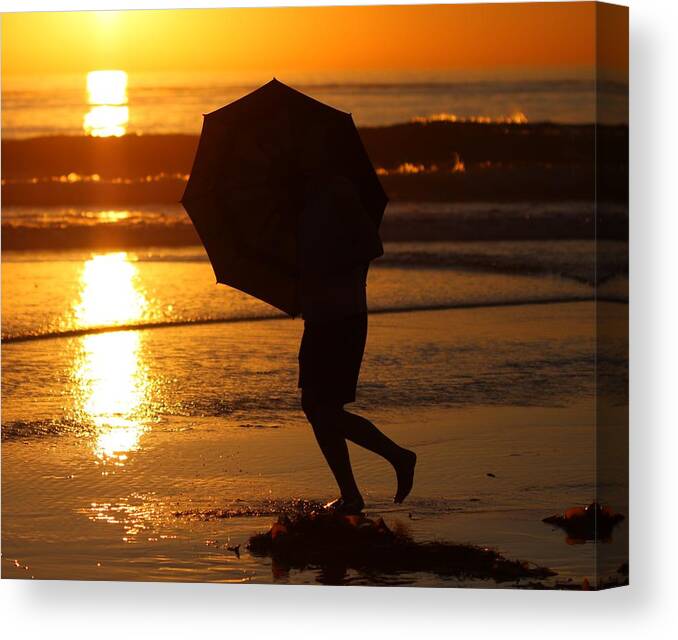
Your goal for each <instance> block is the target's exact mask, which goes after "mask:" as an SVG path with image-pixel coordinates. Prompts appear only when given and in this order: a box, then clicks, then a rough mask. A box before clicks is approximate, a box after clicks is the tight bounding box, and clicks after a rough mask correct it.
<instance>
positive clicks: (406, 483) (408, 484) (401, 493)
mask: <svg viewBox="0 0 678 640" xmlns="http://www.w3.org/2000/svg"><path fill="white" fill-rule="evenodd" d="M416 464H417V454H416V453H414V451H410V450H409V449H403V454H402V457H401V458H400V459H399V460H398V461H397V462H396V463H395V464H394V465H393V466H394V468H395V472H396V478H397V480H398V489H397V490H396V494H395V496H394V497H393V502H395V503H396V504H400V503H401V502H402V501H403V500H404V499H405V498H407V496H408V495H409V493H410V491H412V485H413V484H414V467H415V466H416Z"/></svg>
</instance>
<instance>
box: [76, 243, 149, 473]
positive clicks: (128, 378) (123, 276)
mask: <svg viewBox="0 0 678 640" xmlns="http://www.w3.org/2000/svg"><path fill="white" fill-rule="evenodd" d="M137 277H138V273H137V268H136V265H135V264H134V263H133V262H131V261H130V259H129V257H128V255H127V254H126V253H124V252H120V253H110V254H105V255H97V256H94V257H93V258H91V259H90V260H88V261H87V262H86V263H85V265H84V267H83V271H82V274H81V278H80V289H81V290H80V302H79V304H78V305H77V307H76V309H75V314H76V318H77V320H78V322H79V324H81V325H85V326H87V325H111V324H120V323H126V322H132V321H134V320H139V319H140V318H141V317H142V316H143V313H144V310H145V308H146V306H147V300H146V297H145V295H144V293H143V291H141V290H140V289H139V288H138V283H137ZM141 346H142V345H141V334H140V333H139V332H138V331H123V332H115V333H102V334H95V335H88V336H84V337H83V338H82V341H81V349H80V352H79V354H78V357H77V358H76V362H75V367H74V372H73V378H74V382H75V395H76V405H77V410H78V412H79V413H80V414H81V417H82V418H85V419H86V420H87V421H89V422H91V423H92V424H93V425H94V427H95V429H96V436H95V439H94V442H93V449H94V453H95V455H96V457H97V458H98V459H99V460H102V461H111V462H114V463H115V464H118V465H121V464H124V461H125V460H126V459H127V453H128V452H130V451H133V450H134V449H136V448H137V447H138V446H139V439H140V438H141V436H142V434H143V433H144V431H145V430H146V428H147V421H148V418H149V402H150V400H149V391H150V386H151V385H150V378H149V375H148V371H147V367H146V365H145V363H144V358H143V353H142V349H141Z"/></svg>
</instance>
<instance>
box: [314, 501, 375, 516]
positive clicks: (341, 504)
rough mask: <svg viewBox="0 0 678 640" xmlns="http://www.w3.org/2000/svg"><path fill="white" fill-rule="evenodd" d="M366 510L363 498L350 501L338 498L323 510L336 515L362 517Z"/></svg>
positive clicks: (324, 506)
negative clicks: (361, 514) (363, 511)
mask: <svg viewBox="0 0 678 640" xmlns="http://www.w3.org/2000/svg"><path fill="white" fill-rule="evenodd" d="M364 508H365V502H364V501H363V499H362V496H357V497H355V498H352V499H350V500H346V499H344V498H337V499H336V500H332V502H328V503H327V504H325V505H323V509H325V510H326V511H330V512H332V513H334V514H336V515H344V516H347V515H360V513H362V510H363V509H364Z"/></svg>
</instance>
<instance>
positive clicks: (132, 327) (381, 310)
mask: <svg viewBox="0 0 678 640" xmlns="http://www.w3.org/2000/svg"><path fill="white" fill-rule="evenodd" d="M593 301H597V302H609V303H617V304H626V303H627V300H625V299H623V298H622V297H618V296H600V295H599V296H594V294H593V291H592V293H591V295H590V296H586V295H584V296H581V295H580V296H577V295H572V296H552V297H530V296H525V297H517V298H511V299H501V300H489V301H481V302H449V303H445V302H443V303H439V304H421V305H416V304H414V305H412V304H409V305H402V306H389V307H378V306H376V307H374V308H371V309H370V314H371V315H382V314H392V313H413V312H425V311H445V310H451V309H482V308H491V307H511V306H524V305H548V304H566V303H578V302H593ZM272 320H289V317H288V316H285V315H283V314H282V313H278V312H276V313H270V314H261V313H258V314H243V315H241V316H224V317H213V318H190V319H176V320H162V321H151V322H132V323H126V324H118V325H106V326H92V327H82V328H73V329H65V330H55V331H51V330H47V331H35V332H27V333H15V334H7V335H4V336H3V337H2V344H17V343H22V342H34V341H38V340H53V339H57V338H77V337H82V336H87V335H94V334H102V333H116V332H122V331H142V330H151V329H167V328H177V327H191V326H194V327H197V326H202V325H212V324H234V323H240V322H266V321H272Z"/></svg>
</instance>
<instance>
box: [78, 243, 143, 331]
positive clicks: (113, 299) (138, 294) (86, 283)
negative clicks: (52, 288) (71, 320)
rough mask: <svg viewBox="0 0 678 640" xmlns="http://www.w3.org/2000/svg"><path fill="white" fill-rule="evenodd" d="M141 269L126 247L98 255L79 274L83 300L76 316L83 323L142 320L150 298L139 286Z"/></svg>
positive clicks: (96, 324) (98, 324) (81, 324)
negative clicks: (139, 271) (139, 269)
mask: <svg viewBox="0 0 678 640" xmlns="http://www.w3.org/2000/svg"><path fill="white" fill-rule="evenodd" d="M138 275H139V274H138V269H137V266H136V264H135V263H134V261H132V260H131V258H130V256H129V255H128V254H127V253H126V252H125V251H120V252H117V253H107V254H102V255H96V256H94V257H93V258H91V259H90V260H88V261H87V262H85V265H84V267H83V270H82V274H81V276H80V281H81V289H80V302H79V303H78V304H77V306H76V308H75V317H76V320H77V321H78V325H80V326H101V325H111V324H125V323H128V322H133V321H135V320H140V319H141V318H142V317H143V315H144V312H145V311H146V308H147V307H148V301H147V300H146V296H145V295H144V293H143V291H141V290H140V289H139V286H138Z"/></svg>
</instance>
